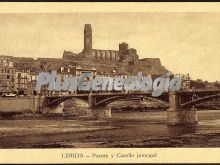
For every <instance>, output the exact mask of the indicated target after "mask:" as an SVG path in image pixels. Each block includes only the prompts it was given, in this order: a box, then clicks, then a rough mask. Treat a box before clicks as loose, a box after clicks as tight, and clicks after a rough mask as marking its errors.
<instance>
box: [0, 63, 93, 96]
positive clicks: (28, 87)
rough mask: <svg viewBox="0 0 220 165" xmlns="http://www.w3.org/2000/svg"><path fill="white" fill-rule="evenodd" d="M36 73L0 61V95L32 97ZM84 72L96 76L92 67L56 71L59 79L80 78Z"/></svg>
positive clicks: (61, 68)
mask: <svg viewBox="0 0 220 165" xmlns="http://www.w3.org/2000/svg"><path fill="white" fill-rule="evenodd" d="M39 72H40V71H39V70H38V71H33V70H31V69H28V68H21V67H16V66H15V65H14V63H13V62H11V61H9V60H7V59H0V94H3V93H17V94H20V95H23V94H27V95H33V94H34V93H35V87H36V83H37V77H38V74H39ZM85 72H92V74H93V75H94V76H95V75H96V68H94V67H90V68H89V67H84V68H82V67H80V66H62V67H60V68H59V69H58V70H57V74H59V75H61V77H69V76H80V75H82V74H83V73H85Z"/></svg>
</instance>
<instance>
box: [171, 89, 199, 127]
mask: <svg viewBox="0 0 220 165" xmlns="http://www.w3.org/2000/svg"><path fill="white" fill-rule="evenodd" d="M180 99H181V98H180V97H179V96H178V94H177V93H169V102H170V108H169V109H168V111H167V125H170V126H176V125H194V124H197V123H198V118H197V111H196V110H193V109H182V108H180Z"/></svg>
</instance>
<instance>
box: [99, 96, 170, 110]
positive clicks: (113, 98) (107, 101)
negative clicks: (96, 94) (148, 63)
mask: <svg viewBox="0 0 220 165" xmlns="http://www.w3.org/2000/svg"><path fill="white" fill-rule="evenodd" d="M124 99H126V100H135V99H147V100H150V101H156V102H161V103H163V104H167V102H165V101H162V100H160V99H155V98H152V97H147V96H142V95H119V96H111V97H107V98H104V99H101V100H99V101H97V102H96V103H95V106H96V107H100V106H107V105H108V104H110V103H112V102H114V101H119V100H124Z"/></svg>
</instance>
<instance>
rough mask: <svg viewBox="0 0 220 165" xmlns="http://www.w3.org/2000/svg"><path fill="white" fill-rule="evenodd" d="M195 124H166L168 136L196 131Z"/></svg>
mask: <svg viewBox="0 0 220 165" xmlns="http://www.w3.org/2000/svg"><path fill="white" fill-rule="evenodd" d="M197 127H198V126H197V125H191V126H190V125H187V126H167V128H168V129H167V130H168V134H169V135H170V136H180V135H185V134H193V133H195V132H196V131H197Z"/></svg>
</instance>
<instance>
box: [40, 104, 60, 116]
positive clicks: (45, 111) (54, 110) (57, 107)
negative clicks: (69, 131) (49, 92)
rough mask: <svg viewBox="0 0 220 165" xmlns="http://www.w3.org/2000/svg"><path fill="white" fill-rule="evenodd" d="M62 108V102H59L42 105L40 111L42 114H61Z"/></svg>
mask: <svg viewBox="0 0 220 165" xmlns="http://www.w3.org/2000/svg"><path fill="white" fill-rule="evenodd" d="M63 108H64V103H60V104H59V105H54V106H52V105H51V106H43V107H41V108H40V112H41V113H43V114H48V113H50V114H62V113H63Z"/></svg>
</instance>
